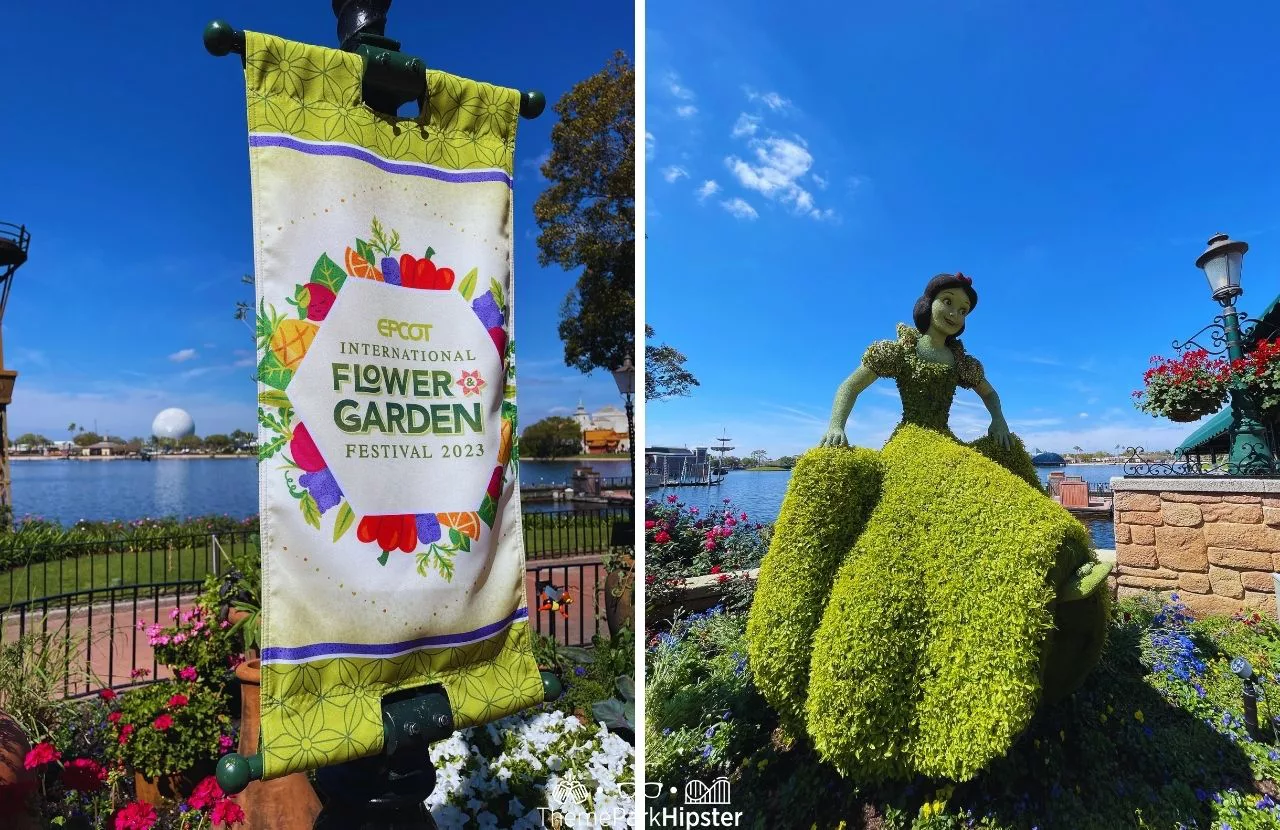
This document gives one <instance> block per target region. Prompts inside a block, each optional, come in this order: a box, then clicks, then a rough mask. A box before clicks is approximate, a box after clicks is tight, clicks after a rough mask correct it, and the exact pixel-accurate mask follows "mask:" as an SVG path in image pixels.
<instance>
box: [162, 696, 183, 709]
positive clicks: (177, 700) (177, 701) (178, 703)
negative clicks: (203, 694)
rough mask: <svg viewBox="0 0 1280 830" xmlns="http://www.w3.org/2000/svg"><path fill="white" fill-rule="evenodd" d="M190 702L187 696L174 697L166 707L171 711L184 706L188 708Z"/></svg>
mask: <svg viewBox="0 0 1280 830" xmlns="http://www.w3.org/2000/svg"><path fill="white" fill-rule="evenodd" d="M188 702H189V701H188V700H187V696H186V695H174V696H173V697H171V698H169V702H168V703H167V704H165V705H166V706H168V707H169V708H170V709H180V708H182V707H183V706H186V705H187V703H188Z"/></svg>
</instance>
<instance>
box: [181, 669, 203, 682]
mask: <svg viewBox="0 0 1280 830" xmlns="http://www.w3.org/2000/svg"><path fill="white" fill-rule="evenodd" d="M178 677H181V678H182V679H183V680H186V681H194V680H195V679H196V678H197V677H199V674H198V673H197V672H196V667H195V666H187V667H185V668H182V669H179V670H178Z"/></svg>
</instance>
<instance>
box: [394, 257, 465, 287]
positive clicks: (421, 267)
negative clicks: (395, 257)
mask: <svg viewBox="0 0 1280 830" xmlns="http://www.w3.org/2000/svg"><path fill="white" fill-rule="evenodd" d="M400 284H401V285H403V286H404V287H405V288H434V289H438V290H443V291H447V290H449V289H450V288H453V269H451V268H436V265H435V263H434V262H432V261H431V260H429V259H415V258H414V257H412V256H410V255H409V254H402V255H401V256H400Z"/></svg>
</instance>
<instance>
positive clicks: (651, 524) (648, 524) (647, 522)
mask: <svg viewBox="0 0 1280 830" xmlns="http://www.w3.org/2000/svg"><path fill="white" fill-rule="evenodd" d="M657 526H658V523H657V522H655V521H654V520H653V519H645V522H644V529H645V530H653V529H654V528H655V527H657Z"/></svg>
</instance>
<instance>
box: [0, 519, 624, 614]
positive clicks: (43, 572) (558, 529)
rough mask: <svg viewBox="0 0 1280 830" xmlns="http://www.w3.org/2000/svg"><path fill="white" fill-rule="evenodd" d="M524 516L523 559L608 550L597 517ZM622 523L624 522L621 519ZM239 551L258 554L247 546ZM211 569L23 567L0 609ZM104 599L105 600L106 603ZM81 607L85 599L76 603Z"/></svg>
mask: <svg viewBox="0 0 1280 830" xmlns="http://www.w3.org/2000/svg"><path fill="white" fill-rule="evenodd" d="M530 515H536V514H528V515H526V516H525V520H526V523H527V525H526V528H525V555H526V557H527V558H528V559H529V560H530V563H532V562H533V560H535V559H550V558H553V557H559V556H572V555H575V554H591V553H603V552H604V551H606V550H607V549H608V547H609V538H610V528H611V524H610V522H609V521H608V520H606V519H603V518H595V517H573V518H568V517H565V518H553V517H548V518H547V519H534V520H532V521H531V520H530V519H529V516H530ZM619 521H621V519H619ZM234 551H235V552H237V553H238V552H242V551H245V552H247V551H254V552H256V551H257V545H253V544H246V545H239V546H237V547H236V548H234ZM212 567H213V556H212V554H211V552H210V550H209V548H208V547H207V546H206V545H203V544H201V545H197V546H196V547H189V548H182V549H180V550H170V551H142V552H135V553H99V554H90V555H85V556H77V557H72V558H66V559H59V560H56V561H53V562H40V563H37V564H34V565H20V566H18V567H16V568H13V569H12V570H9V571H4V572H0V608H3V607H5V606H7V605H10V604H12V603H15V602H23V601H26V600H29V599H38V598H40V597H48V596H57V595H58V594H66V593H72V592H75V591H87V590H90V589H103V588H108V587H112V586H129V585H145V584H148V583H153V582H179V581H181V582H190V581H197V580H202V579H204V576H205V574H207V573H208V572H209V571H210V569H211V568H212ZM106 598H107V597H106V595H105V594H104V595H103V599H106ZM77 599H78V601H77V603H76V604H83V601H84V599H85V598H83V597H82V598H77Z"/></svg>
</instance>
